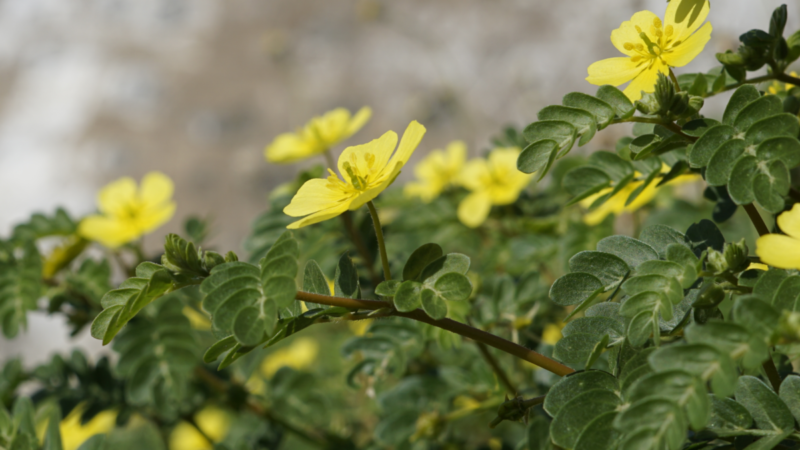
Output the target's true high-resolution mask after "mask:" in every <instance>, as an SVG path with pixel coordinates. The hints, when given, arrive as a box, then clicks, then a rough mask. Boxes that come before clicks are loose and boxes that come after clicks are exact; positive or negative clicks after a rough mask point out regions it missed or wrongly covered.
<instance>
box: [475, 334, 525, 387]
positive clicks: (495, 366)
mask: <svg viewBox="0 0 800 450" xmlns="http://www.w3.org/2000/svg"><path fill="white" fill-rule="evenodd" d="M475 345H477V346H478V350H479V351H480V352H481V355H482V356H483V359H485V360H486V362H487V363H488V364H489V365H490V366H491V367H492V370H494V373H495V375H497V378H499V379H500V382H501V383H502V384H503V385H505V387H506V389H508V390H509V392H511V395H516V394H517V388H515V387H514V384H513V383H512V382H511V379H509V378H508V375H506V372H505V371H504V370H503V368H502V367H500V363H499V362H497V359H495V357H494V356H492V353H491V352H490V351H489V349H488V348H487V347H486V344H484V343H483V342H481V341H475Z"/></svg>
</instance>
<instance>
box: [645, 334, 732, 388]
mask: <svg viewBox="0 0 800 450" xmlns="http://www.w3.org/2000/svg"><path fill="white" fill-rule="evenodd" d="M648 360H649V362H650V365H651V366H652V367H653V368H654V369H655V370H656V372H664V371H667V370H684V371H686V372H689V373H691V374H693V375H696V376H699V377H702V378H703V380H704V381H706V380H709V379H710V380H711V387H712V389H713V390H714V393H715V394H717V395H718V396H721V397H726V396H729V395H731V394H733V391H734V390H735V389H736V380H737V378H738V373H737V372H736V367H735V366H734V365H733V361H732V360H731V358H730V357H729V356H728V355H727V354H725V353H722V352H721V351H719V350H717V349H716V348H714V347H712V346H710V345H705V344H688V345H670V346H666V347H662V348H660V349H658V350H656V351H655V352H653V353H652V354H651V355H650V357H649V358H648Z"/></svg>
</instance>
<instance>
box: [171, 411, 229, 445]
mask: <svg viewBox="0 0 800 450" xmlns="http://www.w3.org/2000/svg"><path fill="white" fill-rule="evenodd" d="M194 420H195V422H196V423H197V426H198V427H200V429H201V430H203V433H205V434H206V436H208V437H209V438H211V439H212V440H213V441H214V442H219V441H221V440H222V439H223V438H224V437H225V435H226V434H228V429H229V428H230V423H231V420H230V417H229V415H228V414H227V413H226V412H225V411H223V410H221V409H217V408H215V407H212V406H208V407H206V408H203V409H202V410H200V411H198V413H197V414H195V416H194ZM213 445H214V443H213V442H208V439H206V438H205V437H204V436H203V435H202V434H200V432H199V431H197V429H196V428H195V427H194V426H193V425H191V424H190V423H187V422H180V423H178V425H177V426H176V427H175V429H173V430H172V434H170V436H169V448H170V450H206V449H207V450H211V448H212V447H213Z"/></svg>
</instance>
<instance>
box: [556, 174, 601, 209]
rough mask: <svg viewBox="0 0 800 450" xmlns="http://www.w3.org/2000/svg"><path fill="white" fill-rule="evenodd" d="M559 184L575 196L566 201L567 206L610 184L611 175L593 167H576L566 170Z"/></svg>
mask: <svg viewBox="0 0 800 450" xmlns="http://www.w3.org/2000/svg"><path fill="white" fill-rule="evenodd" d="M561 184H562V186H564V189H565V190H566V191H567V192H569V193H570V194H572V195H574V196H575V197H573V198H572V200H570V201H569V202H568V203H567V206H569V205H574V204H575V203H577V202H579V201H581V200H583V199H584V198H586V197H589V196H590V195H593V194H596V193H598V192H600V191H602V190H603V189H605V188H607V187H609V186H611V177H609V176H608V174H606V173H605V172H603V171H602V170H600V169H597V168H594V167H578V168H575V169H572V170H570V171H569V172H567V173H566V174H565V175H564V178H563V180H562V181H561Z"/></svg>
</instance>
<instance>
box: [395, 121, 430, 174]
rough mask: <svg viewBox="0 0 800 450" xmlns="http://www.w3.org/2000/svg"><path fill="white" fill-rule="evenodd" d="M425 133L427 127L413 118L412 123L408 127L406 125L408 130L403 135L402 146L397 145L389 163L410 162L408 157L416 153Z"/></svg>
mask: <svg viewBox="0 0 800 450" xmlns="http://www.w3.org/2000/svg"><path fill="white" fill-rule="evenodd" d="M424 135H425V127H424V126H422V125H421V124H420V123H419V122H417V121H416V120H412V121H411V123H409V124H408V127H406V131H404V132H403V137H402V139H400V146H399V147H397V151H396V152H394V156H392V160H391V161H390V162H389V164H388V165H389V166H394V164H396V163H401V164H405V163H406V162H408V158H410V157H411V154H412V153H414V150H415V149H416V148H417V146H418V145H419V142H420V141H421V140H422V136H424Z"/></svg>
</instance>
